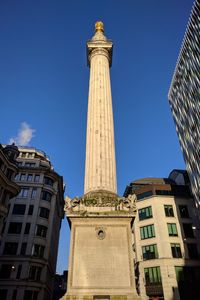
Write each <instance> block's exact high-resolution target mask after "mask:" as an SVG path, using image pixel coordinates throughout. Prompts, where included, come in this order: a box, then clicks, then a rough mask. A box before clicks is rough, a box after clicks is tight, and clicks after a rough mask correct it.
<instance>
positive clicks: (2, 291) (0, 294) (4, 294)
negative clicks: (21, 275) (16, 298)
mask: <svg viewBox="0 0 200 300" xmlns="http://www.w3.org/2000/svg"><path fill="white" fill-rule="evenodd" d="M7 292H8V290H6V289H0V299H1V300H6V298H7ZM27 300H28V299H27Z"/></svg>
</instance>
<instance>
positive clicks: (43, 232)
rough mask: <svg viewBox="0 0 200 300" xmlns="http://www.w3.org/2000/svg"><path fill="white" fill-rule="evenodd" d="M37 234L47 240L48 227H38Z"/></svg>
mask: <svg viewBox="0 0 200 300" xmlns="http://www.w3.org/2000/svg"><path fill="white" fill-rule="evenodd" d="M35 234H36V235H37V236H41V237H44V238H45V237H46V235H47V227H46V226H43V225H37V226H36V233H35Z"/></svg>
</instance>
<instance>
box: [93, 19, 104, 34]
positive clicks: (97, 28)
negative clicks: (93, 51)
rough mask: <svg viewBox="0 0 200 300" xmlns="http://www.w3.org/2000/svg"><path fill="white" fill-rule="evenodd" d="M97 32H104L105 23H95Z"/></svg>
mask: <svg viewBox="0 0 200 300" xmlns="http://www.w3.org/2000/svg"><path fill="white" fill-rule="evenodd" d="M95 31H96V32H97V31H101V32H104V28H103V22H101V21H97V22H96V23H95Z"/></svg>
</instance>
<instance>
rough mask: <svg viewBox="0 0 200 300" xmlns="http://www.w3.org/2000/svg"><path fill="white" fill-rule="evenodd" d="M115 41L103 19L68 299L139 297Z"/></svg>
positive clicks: (94, 52)
mask: <svg viewBox="0 0 200 300" xmlns="http://www.w3.org/2000/svg"><path fill="white" fill-rule="evenodd" d="M112 49H113V44H112V41H110V40H108V39H107V38H106V37H105V35H104V27H103V23H102V22H100V21H99V22H96V24H95V34H94V36H93V37H92V39H91V40H89V41H88V42H87V60H88V66H89V67H90V83H89V97H88V115H87V141H86V162H85V187H84V195H83V196H82V197H76V198H74V199H70V198H66V204H65V212H66V216H67V219H68V221H69V223H70V226H71V241H70V258H69V271H68V288H67V292H66V294H65V295H64V296H63V297H62V299H63V300H66V299H68V300H72V299H73V300H93V299H94V300H95V299H102V300H103V299H105V300H106V299H111V300H118V299H120V300H125V299H127V300H134V299H140V298H139V297H138V296H137V293H136V288H135V277H134V264H133V252H132V233H131V224H132V222H133V220H134V217H135V214H136V206H135V199H134V196H129V197H128V198H124V197H119V196H118V195H117V184H116V163H115V142H114V126H113V112H112V96H111V85H110V73H109V67H110V66H111V64H112Z"/></svg>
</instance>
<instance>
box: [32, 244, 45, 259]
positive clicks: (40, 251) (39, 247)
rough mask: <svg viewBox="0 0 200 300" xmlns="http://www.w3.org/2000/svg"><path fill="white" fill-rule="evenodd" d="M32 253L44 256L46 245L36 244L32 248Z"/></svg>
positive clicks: (36, 255)
mask: <svg viewBox="0 0 200 300" xmlns="http://www.w3.org/2000/svg"><path fill="white" fill-rule="evenodd" d="M32 255H33V256H35V257H40V258H42V257H43V256H44V246H42V245H38V244H34V245H33V248H32Z"/></svg>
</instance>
